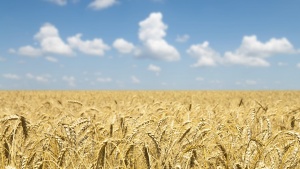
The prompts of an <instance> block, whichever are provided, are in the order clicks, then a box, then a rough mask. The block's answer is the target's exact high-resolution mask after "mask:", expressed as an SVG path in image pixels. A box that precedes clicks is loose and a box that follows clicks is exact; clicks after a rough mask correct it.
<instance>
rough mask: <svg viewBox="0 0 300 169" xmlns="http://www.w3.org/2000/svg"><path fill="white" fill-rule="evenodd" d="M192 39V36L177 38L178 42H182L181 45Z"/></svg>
mask: <svg viewBox="0 0 300 169" xmlns="http://www.w3.org/2000/svg"><path fill="white" fill-rule="evenodd" d="M189 39H190V36H189V35H187V34H185V35H182V36H180V35H178V36H177V38H176V42H180V43H184V42H186V41H188V40H189Z"/></svg>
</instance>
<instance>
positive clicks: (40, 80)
mask: <svg viewBox="0 0 300 169" xmlns="http://www.w3.org/2000/svg"><path fill="white" fill-rule="evenodd" d="M36 81H38V82H43V83H46V82H48V81H49V80H48V78H46V77H45V76H36Z"/></svg>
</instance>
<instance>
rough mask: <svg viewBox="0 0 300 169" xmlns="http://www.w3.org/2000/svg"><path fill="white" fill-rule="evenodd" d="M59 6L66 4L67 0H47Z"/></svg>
mask: <svg viewBox="0 0 300 169" xmlns="http://www.w3.org/2000/svg"><path fill="white" fill-rule="evenodd" d="M47 1H49V2H52V3H54V4H56V5H59V6H64V5H66V4H67V2H68V0H47Z"/></svg>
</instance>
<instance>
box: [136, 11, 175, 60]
mask: <svg viewBox="0 0 300 169" xmlns="http://www.w3.org/2000/svg"><path fill="white" fill-rule="evenodd" d="M162 19H163V15H162V14H161V13H151V14H150V15H149V17H148V18H146V19H145V20H143V21H141V22H140V23H139V26H140V29H139V39H140V40H141V41H142V43H143V46H142V47H141V48H140V49H139V50H137V52H136V56H137V57H146V58H152V59H158V60H165V61H176V60H179V59H180V54H179V52H178V51H177V50H176V48H175V47H173V46H171V45H170V44H168V42H166V40H165V39H164V37H165V36H166V30H167V28H168V26H167V25H166V24H164V22H163V21H162Z"/></svg>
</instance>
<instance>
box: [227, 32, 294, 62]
mask: <svg viewBox="0 0 300 169" xmlns="http://www.w3.org/2000/svg"><path fill="white" fill-rule="evenodd" d="M295 52H296V50H295V49H294V47H293V45H292V44H291V43H290V42H289V41H288V40H287V39H286V38H280V39H276V38H271V39H270V40H269V41H267V42H265V43H263V42H261V41H259V40H258V39H257V37H256V36H255V35H252V36H244V38H243V40H242V44H241V46H240V47H239V48H238V49H237V50H236V51H234V52H226V53H225V55H224V58H225V60H226V61H227V62H228V63H231V64H240V65H246V66H269V65H270V63H269V62H267V61H266V58H268V57H270V56H272V55H276V54H293V53H295Z"/></svg>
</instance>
